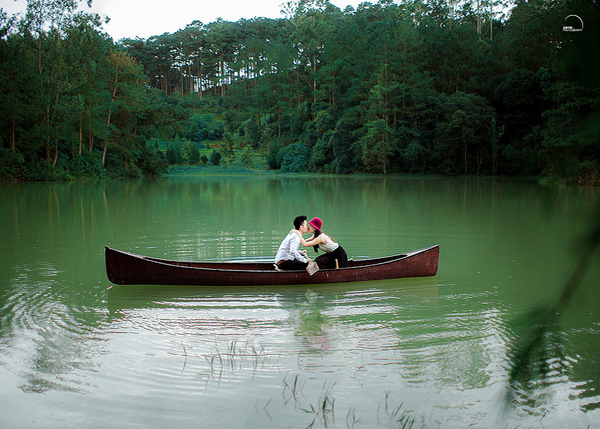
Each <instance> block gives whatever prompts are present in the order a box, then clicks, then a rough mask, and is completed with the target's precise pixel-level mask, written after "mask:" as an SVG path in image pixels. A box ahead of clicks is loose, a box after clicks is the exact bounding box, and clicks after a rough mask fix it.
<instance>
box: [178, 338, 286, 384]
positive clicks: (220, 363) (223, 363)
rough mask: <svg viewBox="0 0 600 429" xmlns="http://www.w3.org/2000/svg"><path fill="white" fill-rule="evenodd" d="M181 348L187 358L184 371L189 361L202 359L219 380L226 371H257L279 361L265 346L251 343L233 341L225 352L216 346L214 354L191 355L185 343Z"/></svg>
mask: <svg viewBox="0 0 600 429" xmlns="http://www.w3.org/2000/svg"><path fill="white" fill-rule="evenodd" d="M181 346H182V348H183V356H184V357H185V361H184V366H183V369H184V370H185V367H186V365H187V361H188V359H190V358H198V357H200V358H203V359H204V360H205V361H206V363H207V364H208V366H209V368H210V373H211V374H212V376H213V377H214V378H219V379H220V378H221V376H222V375H223V373H224V372H225V371H226V370H228V371H231V372H234V371H238V370H245V369H251V370H252V371H257V370H258V369H259V368H262V367H264V366H266V365H269V364H271V361H270V359H271V358H276V359H278V356H275V355H269V354H267V352H266V350H265V347H264V345H260V347H257V346H256V345H255V344H253V343H251V342H249V341H247V342H246V343H245V344H242V345H240V344H239V343H238V341H237V340H232V341H231V342H230V343H229V344H228V346H227V348H226V350H225V351H221V350H220V349H219V346H218V344H215V348H214V352H213V353H210V354H200V355H194V354H189V353H188V351H187V349H186V347H185V345H184V344H183V342H182V343H181ZM217 373H218V376H217V375H216V374H217Z"/></svg>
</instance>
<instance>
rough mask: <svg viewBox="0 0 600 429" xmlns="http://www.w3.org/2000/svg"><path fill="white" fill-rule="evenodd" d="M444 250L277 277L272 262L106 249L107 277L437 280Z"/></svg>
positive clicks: (185, 281)
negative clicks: (175, 258) (170, 256)
mask: <svg viewBox="0 0 600 429" xmlns="http://www.w3.org/2000/svg"><path fill="white" fill-rule="evenodd" d="M439 255H440V246H439V245H436V246H431V247H428V248H425V249H420V250H415V251H413V252H408V253H402V254H399V255H393V256H386V257H383V258H373V259H362V260H357V261H348V263H349V266H348V267H346V268H340V269H330V270H329V269H321V270H319V271H317V272H316V273H314V274H313V275H312V276H311V275H309V274H308V272H306V271H305V270H302V271H276V270H275V269H274V266H273V263H269V262H189V261H169V260H166V259H158V258H151V257H148V256H140V255H136V254H134V253H129V252H123V251H120V250H115V249H111V248H110V247H108V246H106V247H105V256H106V272H107V274H108V279H109V280H110V281H111V282H113V283H115V284H157V285H197V286H252V285H295V284H302V285H303V284H322V283H344V282H362V281H371V280H385V279H398V278H406V277H432V276H435V275H436V274H437V270H438V261H439Z"/></svg>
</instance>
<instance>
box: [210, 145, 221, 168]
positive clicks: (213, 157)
mask: <svg viewBox="0 0 600 429" xmlns="http://www.w3.org/2000/svg"><path fill="white" fill-rule="evenodd" d="M210 162H212V163H213V165H219V164H220V163H221V153H220V152H219V151H216V150H214V149H213V151H212V153H211V154H210Z"/></svg>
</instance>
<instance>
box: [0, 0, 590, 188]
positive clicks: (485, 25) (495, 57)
mask: <svg viewBox="0 0 600 429" xmlns="http://www.w3.org/2000/svg"><path fill="white" fill-rule="evenodd" d="M67 3H68V4H69V7H66V6H64V4H62V5H61V6H60V8H58V6H56V5H57V4H58V3H52V5H54V6H48V5H47V4H45V3H43V2H41V1H40V0H29V1H28V5H29V8H28V10H29V11H30V13H29V14H28V15H27V16H26V17H8V16H6V14H3V15H2V17H1V18H0V22H1V28H0V58H2V61H1V62H0V79H1V84H0V91H1V94H2V95H1V97H2V101H3V102H2V103H1V105H0V109H2V113H1V115H0V143H1V144H0V177H2V178H16V179H22V180H60V179H63V180H64V179H73V178H81V177H118V176H120V177H123V176H124V177H139V176H141V175H159V174H161V173H163V172H165V171H167V168H168V165H169V164H198V163H205V164H206V163H211V162H212V163H215V164H218V163H219V162H220V163H221V165H224V164H225V162H226V163H227V164H229V161H231V160H233V159H235V158H236V157H237V158H238V159H240V158H242V157H243V158H244V159H245V160H249V159H250V154H251V153H252V154H254V155H256V154H262V155H264V157H266V159H267V162H268V166H269V168H271V169H276V170H280V171H282V172H299V171H307V172H320V173H340V174H352V173H376V174H397V173H417V174H418V173H427V174H431V173H433V174H443V175H462V174H466V175H505V176H541V175H546V176H551V177H553V178H554V179H557V180H561V181H564V182H579V183H586V184H598V183H599V181H600V93H599V83H600V74H598V73H597V70H599V69H600V68H599V67H598V63H599V62H600V57H599V56H598V55H597V44H598V42H599V41H600V8H599V7H598V5H597V4H596V3H595V2H593V1H591V0H565V1H559V0H529V1H526V0H518V1H514V2H512V3H502V2H498V1H494V0H465V1H454V0H444V1H440V0H409V1H402V2H399V3H393V2H391V1H390V0H381V1H379V2H378V3H363V4H361V5H360V6H359V7H358V8H357V9H353V8H352V7H348V8H346V9H345V10H343V11H342V10H340V9H339V8H337V7H335V6H334V5H332V4H331V3H329V2H328V1H326V0H308V1H303V0H300V1H290V2H288V3H286V4H283V5H282V8H283V11H282V12H283V16H284V17H282V18H281V19H267V18H254V19H248V20H246V19H242V20H239V21H237V22H228V21H223V20H217V21H215V22H212V23H208V24H204V23H202V22H199V21H193V22H191V23H190V24H189V25H188V26H187V27H186V28H185V29H182V30H180V31H178V32H176V33H173V34H169V33H166V34H162V35H157V36H154V37H151V38H149V39H147V40H142V39H131V40H121V41H119V42H114V41H113V40H112V39H111V38H110V37H109V36H108V35H106V34H105V33H103V32H102V31H101V30H100V28H101V17H99V16H97V15H90V14H85V13H82V12H78V11H77V4H76V3H75V2H67ZM573 15H577V17H580V18H581V20H582V21H583V22H584V23H585V25H584V28H583V29H582V31H579V30H580V28H579V27H578V26H579V20H574V19H575V18H573ZM199 149H202V150H203V151H204V152H205V154H202V153H201V152H202V151H201V150H199ZM207 151H208V152H207ZM236 155H237V156H236Z"/></svg>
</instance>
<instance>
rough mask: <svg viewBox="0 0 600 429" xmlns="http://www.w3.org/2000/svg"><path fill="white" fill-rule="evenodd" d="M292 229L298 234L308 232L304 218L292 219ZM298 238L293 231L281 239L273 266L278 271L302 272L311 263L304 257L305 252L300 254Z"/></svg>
mask: <svg viewBox="0 0 600 429" xmlns="http://www.w3.org/2000/svg"><path fill="white" fill-rule="evenodd" d="M294 228H295V229H297V230H298V231H300V234H306V233H307V232H308V224H307V223H306V216H298V217H296V219H294ZM300 244H301V242H300V237H299V236H298V234H297V233H296V232H295V231H290V233H289V234H288V235H287V236H286V237H285V238H284V239H283V241H282V242H281V244H280V245H279V249H277V254H276V255H275V265H276V266H277V268H278V269H280V270H304V269H306V267H307V266H308V263H309V262H311V260H310V258H308V257H307V256H306V250H303V251H302V252H300V250H299V248H300Z"/></svg>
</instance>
